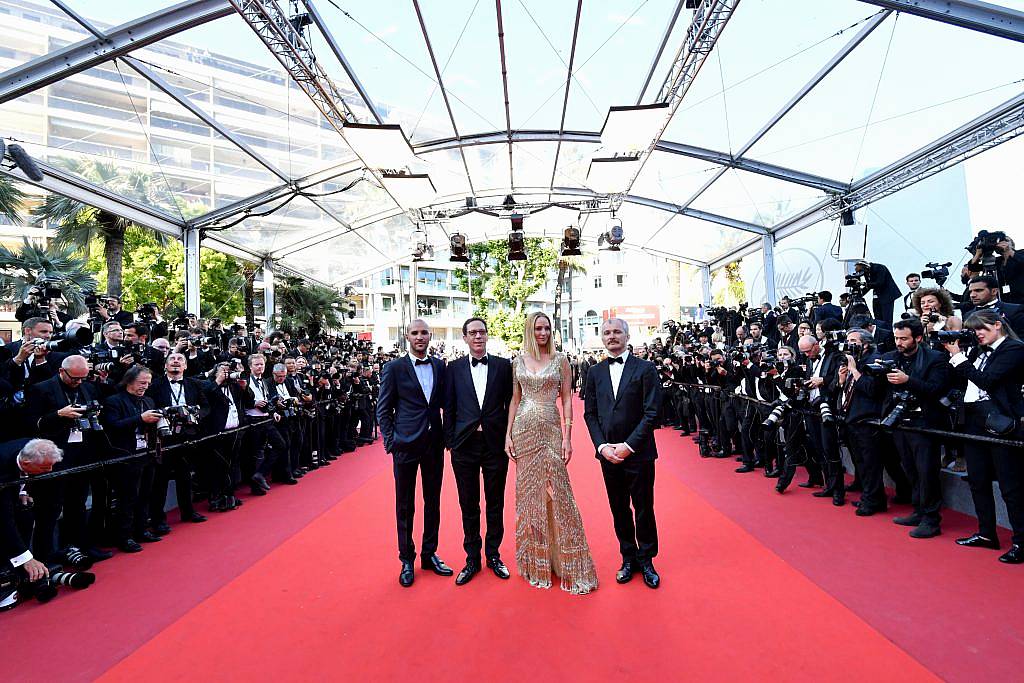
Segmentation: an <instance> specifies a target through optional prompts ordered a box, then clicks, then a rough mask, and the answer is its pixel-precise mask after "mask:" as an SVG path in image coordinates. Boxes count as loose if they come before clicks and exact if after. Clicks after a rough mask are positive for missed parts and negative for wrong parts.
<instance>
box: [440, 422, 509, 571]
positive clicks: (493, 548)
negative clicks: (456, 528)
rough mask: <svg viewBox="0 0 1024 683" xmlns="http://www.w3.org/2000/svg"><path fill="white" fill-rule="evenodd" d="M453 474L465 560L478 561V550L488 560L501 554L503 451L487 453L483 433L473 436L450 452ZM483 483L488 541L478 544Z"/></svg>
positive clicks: (505, 466)
mask: <svg viewBox="0 0 1024 683" xmlns="http://www.w3.org/2000/svg"><path fill="white" fill-rule="evenodd" d="M452 471H453V472H454V473H455V484H456V486H458V489H459V507H461V508H462V534H463V540H462V547H463V548H465V550H466V559H467V560H469V561H476V562H478V563H479V561H480V549H481V547H482V548H483V550H484V555H485V556H486V557H487V558H488V559H490V558H492V557H498V556H499V555H500V554H501V539H502V538H503V537H504V535H505V519H504V518H505V481H506V479H507V477H508V456H507V455H505V452H504V451H497V452H494V451H489V450H488V448H487V444H486V442H485V441H484V436H483V432H473V433H472V434H471V435H470V436H469V437H468V438H467V439H466V440H465V441H464V442H462V444H461V445H460V446H459V447H458V448H456V449H453V450H452ZM481 475H482V477H483V482H484V499H485V505H486V513H485V514H486V517H487V539H486V542H484V543H483V544H481V540H480V479H481Z"/></svg>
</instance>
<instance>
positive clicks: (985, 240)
mask: <svg viewBox="0 0 1024 683" xmlns="http://www.w3.org/2000/svg"><path fill="white" fill-rule="evenodd" d="M1005 239H1006V233H1005V232H1003V231H1002V230H994V231H992V232H989V231H988V230H979V231H978V234H977V235H976V236H975V237H974V239H973V240H971V243H970V244H968V245H967V246H966V247H964V248H965V249H966V250H967V251H969V252H971V253H974V252H976V251H978V250H979V249H980V250H981V253H982V255H983V256H984V255H989V256H995V255H996V254H997V253H999V248H998V247H997V246H996V245H997V244H998V243H999V242H1002V241H1004V240H1005Z"/></svg>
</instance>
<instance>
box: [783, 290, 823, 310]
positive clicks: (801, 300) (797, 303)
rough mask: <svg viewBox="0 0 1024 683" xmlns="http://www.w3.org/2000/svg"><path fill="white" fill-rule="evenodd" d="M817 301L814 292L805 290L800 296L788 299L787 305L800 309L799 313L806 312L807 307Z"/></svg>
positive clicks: (816, 295)
mask: <svg viewBox="0 0 1024 683" xmlns="http://www.w3.org/2000/svg"><path fill="white" fill-rule="evenodd" d="M817 301H818V294H817V293H816V292H807V293H806V294H804V295H803V296H801V297H797V298H796V299H790V300H789V305H790V307H791V308H795V309H796V310H798V311H800V313H801V314H806V312H807V310H806V309H807V307H808V306H813V305H814V304H815V303H817Z"/></svg>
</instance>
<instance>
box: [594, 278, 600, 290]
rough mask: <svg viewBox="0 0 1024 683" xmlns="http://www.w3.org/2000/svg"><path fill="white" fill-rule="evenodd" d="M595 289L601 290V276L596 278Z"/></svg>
mask: <svg viewBox="0 0 1024 683" xmlns="http://www.w3.org/2000/svg"><path fill="white" fill-rule="evenodd" d="M594 289H601V276H600V275H598V276H596V277H595V278H594Z"/></svg>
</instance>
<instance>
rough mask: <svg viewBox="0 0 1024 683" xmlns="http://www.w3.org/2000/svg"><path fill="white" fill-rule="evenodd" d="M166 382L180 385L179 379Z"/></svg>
mask: <svg viewBox="0 0 1024 683" xmlns="http://www.w3.org/2000/svg"><path fill="white" fill-rule="evenodd" d="M167 381H168V382H170V383H171V384H181V380H180V379H170V380H167Z"/></svg>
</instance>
